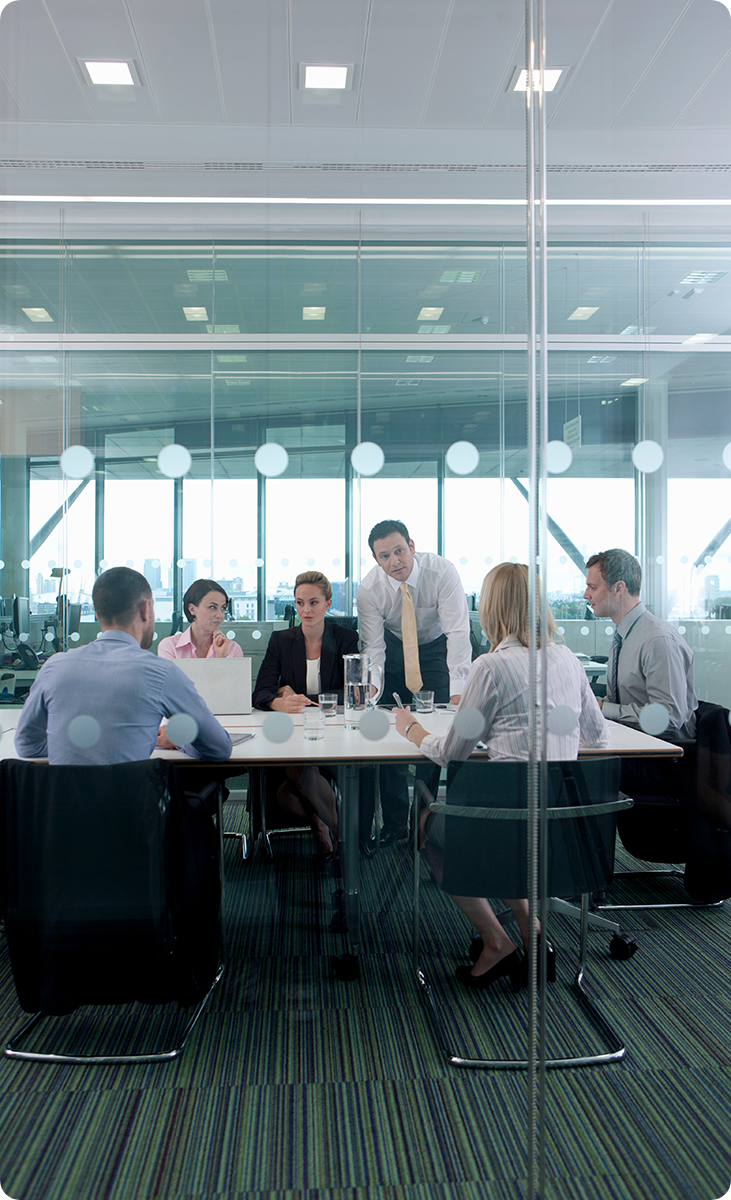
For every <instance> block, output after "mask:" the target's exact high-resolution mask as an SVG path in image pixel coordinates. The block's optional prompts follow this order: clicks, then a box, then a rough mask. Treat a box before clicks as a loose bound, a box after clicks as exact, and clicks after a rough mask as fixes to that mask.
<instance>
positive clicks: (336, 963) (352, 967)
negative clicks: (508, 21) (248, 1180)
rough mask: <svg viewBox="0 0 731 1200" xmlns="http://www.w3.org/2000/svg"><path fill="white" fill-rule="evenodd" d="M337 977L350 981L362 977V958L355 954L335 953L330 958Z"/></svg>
mask: <svg viewBox="0 0 731 1200" xmlns="http://www.w3.org/2000/svg"><path fill="white" fill-rule="evenodd" d="M330 962H331V965H332V969H333V971H334V972H335V978H336V979H344V980H345V981H346V982H348V983H349V982H350V981H351V980H353V979H359V978H360V959H359V958H357V957H356V955H355V954H335V955H333V957H332V958H331V959H330Z"/></svg>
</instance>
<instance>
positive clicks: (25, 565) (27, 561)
mask: <svg viewBox="0 0 731 1200" xmlns="http://www.w3.org/2000/svg"><path fill="white" fill-rule="evenodd" d="M20 565H21V567H22V568H23V570H24V571H27V570H28V567H29V566H30V559H27V558H24V559H23V561H22V562H21V564H20Z"/></svg>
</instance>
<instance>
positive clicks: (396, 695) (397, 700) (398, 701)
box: [391, 692, 403, 708]
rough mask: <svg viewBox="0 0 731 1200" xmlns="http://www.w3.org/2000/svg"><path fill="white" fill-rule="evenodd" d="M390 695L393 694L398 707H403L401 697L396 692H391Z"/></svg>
mask: <svg viewBox="0 0 731 1200" xmlns="http://www.w3.org/2000/svg"><path fill="white" fill-rule="evenodd" d="M391 695H392V696H393V698H394V700H395V701H396V703H397V704H398V706H399V708H403V704H402V702H401V697H400V696H399V694H398V692H391Z"/></svg>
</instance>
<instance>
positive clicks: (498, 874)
mask: <svg viewBox="0 0 731 1200" xmlns="http://www.w3.org/2000/svg"><path fill="white" fill-rule="evenodd" d="M455 768H458V769H455ZM527 771H528V764H527V763H504V762H493V763H484V762H483V763H479V762H466V763H459V764H456V763H452V764H450V771H449V773H448V781H447V802H446V804H441V803H435V802H434V801H433V800H432V799H431V797H429V796H428V793H426V789H425V788H423V785H422V792H423V793H426V797H424V798H425V799H427V800H428V806H429V808H430V810H431V812H432V813H434V814H437V815H440V816H442V817H443V818H444V845H443V848H442V849H441V853H439V852H437V854H436V855H435V854H434V853H432V854H431V855H429V854H428V853H427V857H428V858H430V859H431V863H432V867H433V868H436V872H435V873H436V874H437V877H438V878H439V879H440V882H441V886H442V887H443V888H444V889H445V890H446V891H448V892H450V893H452V894H453V895H458V896H525V895H527V894H528V879H527V871H528V847H527V828H528V823H527V795H528V785H527V779H528V776H527ZM547 775H548V793H549V794H548V813H547V816H548V819H547V826H546V828H547V831H548V832H547V837H548V844H547V847H546V863H547V871H548V877H547V890H548V896H549V897H551V896H574V895H577V894H579V893H580V894H581V897H582V902H581V933H580V944H579V961H578V967H577V971H576V975H575V978H574V983H573V992H574V994H575V995H576V997H577V999H578V1001H579V1003H580V1005H581V1007H582V1008H583V1010H584V1013H585V1014H586V1015H587V1016H588V1018H589V1022H590V1024H591V1026H592V1027H593V1028H594V1030H595V1031H596V1032H597V1033H598V1035H599V1036H600V1038H601V1039H602V1040H603V1042H604V1043H605V1045H606V1047H607V1048H606V1049H604V1050H601V1051H599V1052H597V1053H588V1052H586V1053H566V1054H562V1055H559V1056H556V1057H552V1058H549V1059H548V1060H547V1065H548V1066H549V1067H574V1066H585V1065H587V1064H605V1063H609V1062H615V1061H616V1060H617V1059H620V1058H622V1057H623V1055H624V1053H625V1046H624V1045H623V1043H622V1041H621V1040H620V1038H619V1037H618V1036H617V1034H616V1033H615V1032H614V1030H613V1029H612V1027H611V1026H610V1025H609V1023H608V1022H607V1020H606V1019H605V1017H604V1016H603V1015H602V1014H601V1013H600V1012H599V1011H598V1009H597V1008H596V1006H595V1005H594V1003H593V1002H592V1000H591V999H590V998H589V996H588V995H587V993H586V991H585V989H584V985H583V977H584V970H585V959H586V935H587V929H588V922H589V902H590V895H591V893H592V892H594V891H596V890H597V889H599V888H602V887H605V886H606V884H607V882H608V881H609V879H611V876H612V870H613V863H614V843H615V836H616V825H617V813H618V812H620V811H621V810H622V809H624V808H629V807H630V806H631V801H628V800H620V799H618V796H617V792H618V783H619V762H618V760H617V759H616V758H593V759H585V760H582V761H581V762H576V761H570V762H551V763H549V764H548V767H547ZM416 824H418V822H417V823H416ZM417 838H418V830H415V832H414V933H413V968H414V973H415V975H416V979H417V982H418V983H419V986H420V988H421V990H422V992H423V994H424V995H425V996H426V998H427V1000H428V1002H429V1005H430V1008H431V1012H432V1016H433V1018H434V1022H435V1026H436V1031H437V1036H438V1039H439V1042H440V1045H441V1047H442V1049H443V1051H444V1053H445V1054H446V1057H447V1059H448V1061H449V1062H450V1063H451V1064H452V1065H453V1066H460V1067H510V1068H527V1067H528V1065H529V1059H528V1057H527V1056H526V1057H522V1056H518V1055H511V1056H508V1057H499V1056H497V1055H496V1054H495V1053H494V1052H490V1051H486V1052H484V1053H481V1054H480V1055H479V1056H478V1057H466V1056H464V1055H462V1054H460V1053H458V1052H457V1051H454V1050H451V1049H450V1046H449V1042H450V1036H449V1033H448V1028H447V1022H446V1021H445V1019H444V1016H443V1014H442V1012H441V1011H440V1007H439V1005H438V1004H437V1002H436V1000H435V997H434V989H433V986H432V985H431V984H430V982H429V980H428V978H427V974H426V971H425V968H424V966H423V964H422V962H421V961H420V886H421V884H420V867H421V863H420V855H419V851H418V841H417ZM427 851H429V843H428V842H427ZM480 1001H481V997H480V996H479V995H478V994H477V993H475V995H474V1002H475V1003H476V1004H479V1003H480ZM459 1003H461V1005H462V1006H464V1003H465V1000H464V999H461V1000H460V1002H459ZM486 1008H487V1012H488V1013H489V1010H490V1004H489V1002H488V1004H487V1006H486Z"/></svg>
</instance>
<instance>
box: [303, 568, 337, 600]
mask: <svg viewBox="0 0 731 1200" xmlns="http://www.w3.org/2000/svg"><path fill="white" fill-rule="evenodd" d="M301 583H311V584H312V585H313V587H319V589H320V591H321V592H322V594H323V596H324V597H325V599H326V600H332V598H333V589H332V584H331V583H330V580H329V579H328V577H327V575H323V573H322V571H303V572H302V574H301V575H298V576H297V578H296V579H295V581H294V594H295V595H297V588H298V587H299V585H300V584H301Z"/></svg>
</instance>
